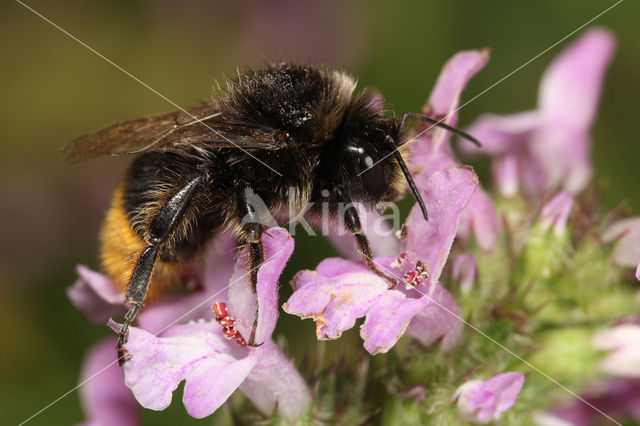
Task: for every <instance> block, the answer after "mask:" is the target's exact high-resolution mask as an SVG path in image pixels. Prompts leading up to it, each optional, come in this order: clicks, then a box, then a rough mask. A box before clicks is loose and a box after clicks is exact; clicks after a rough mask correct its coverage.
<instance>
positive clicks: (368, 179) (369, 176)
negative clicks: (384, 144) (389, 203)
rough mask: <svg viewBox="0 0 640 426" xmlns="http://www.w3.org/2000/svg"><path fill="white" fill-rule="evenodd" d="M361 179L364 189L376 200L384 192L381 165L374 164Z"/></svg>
mask: <svg viewBox="0 0 640 426" xmlns="http://www.w3.org/2000/svg"><path fill="white" fill-rule="evenodd" d="M361 177H362V184H363V185H364V189H365V190H366V191H367V192H368V193H369V194H371V195H372V196H373V197H374V198H376V199H378V198H380V197H382V195H383V194H384V193H385V192H386V181H385V179H384V171H383V170H382V166H381V165H379V164H376V165H375V166H373V167H371V168H370V169H368V170H367V171H366V172H364V173H362V175H361Z"/></svg>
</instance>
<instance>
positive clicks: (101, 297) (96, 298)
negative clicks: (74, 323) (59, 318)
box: [67, 265, 127, 324]
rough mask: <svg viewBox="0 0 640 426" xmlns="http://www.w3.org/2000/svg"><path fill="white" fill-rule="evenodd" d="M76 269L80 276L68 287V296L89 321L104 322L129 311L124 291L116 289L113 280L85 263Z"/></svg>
mask: <svg viewBox="0 0 640 426" xmlns="http://www.w3.org/2000/svg"><path fill="white" fill-rule="evenodd" d="M76 271H77V272H78V275H79V277H78V279H77V280H76V282H75V283H74V284H73V285H72V286H71V287H69V288H68V289H67V297H68V298H69V300H71V303H72V304H73V306H75V307H76V309H78V310H79V311H80V312H82V313H83V314H84V316H85V317H87V319H88V320H89V321H91V322H93V323H102V324H104V322H105V321H106V320H107V319H109V317H112V316H122V315H124V314H125V313H126V312H127V307H126V306H125V304H124V293H121V292H119V291H118V290H117V289H116V286H115V284H114V283H113V281H111V280H110V279H109V278H107V277H106V276H105V275H102V274H100V273H98V272H94V271H92V270H91V269H89V268H87V267H86V266H84V265H78V266H77V267H76Z"/></svg>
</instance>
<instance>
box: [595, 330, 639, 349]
mask: <svg viewBox="0 0 640 426" xmlns="http://www.w3.org/2000/svg"><path fill="white" fill-rule="evenodd" d="M591 343H592V344H593V346H594V347H595V348H596V349H601V350H609V349H617V348H621V347H624V346H626V345H628V344H631V343H633V344H638V345H640V325H636V324H622V325H618V326H615V327H612V328H609V329H606V330H602V331H600V332H598V333H596V334H595V335H594V336H593V340H592V342H591Z"/></svg>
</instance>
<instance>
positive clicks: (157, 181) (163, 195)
mask: <svg viewBox="0 0 640 426" xmlns="http://www.w3.org/2000/svg"><path fill="white" fill-rule="evenodd" d="M353 86H354V83H353V81H352V80H350V79H349V78H348V77H347V76H346V75H344V74H342V73H340V72H336V71H332V70H325V69H320V68H316V67H312V66H302V65H291V64H276V65H268V66H266V67H264V68H261V69H256V70H250V71H248V72H245V73H243V74H239V75H238V77H237V78H236V79H233V80H231V81H229V83H228V85H227V88H226V90H222V91H221V93H219V94H218V95H217V101H216V103H217V105H218V107H219V109H220V112H221V119H222V120H224V121H225V122H228V123H234V124H239V125H243V126H250V127H252V128H258V129H260V130H261V131H262V133H265V134H273V137H274V139H276V140H278V141H279V143H282V144H286V147H284V148H282V149H271V150H269V149H259V148H248V149H246V150H242V149H231V148H217V147H209V146H207V144H206V143H202V144H198V145H197V146H194V145H185V146H180V145H179V144H178V145H176V146H175V147H174V149H171V150H166V149H165V150H158V151H153V150H152V151H150V152H145V153H142V154H141V155H139V156H138V157H137V158H135V159H134V161H133V162H132V164H131V166H130V168H129V171H128V173H127V176H126V178H125V187H124V200H125V202H124V209H125V210H126V213H127V215H128V216H129V217H130V220H131V224H132V228H133V229H134V231H135V232H136V233H137V234H138V235H139V236H141V237H142V238H143V239H145V240H147V241H149V234H148V229H149V224H150V223H151V222H152V221H153V219H154V217H155V216H157V215H158V213H159V212H160V210H161V209H162V206H163V205H164V204H166V202H167V201H168V200H169V199H170V198H171V197H172V196H173V194H175V193H176V192H177V191H179V190H180V188H181V187H183V186H184V185H185V184H186V183H187V182H189V181H190V180H191V179H193V178H194V177H196V176H199V175H204V176H205V178H204V179H203V180H202V182H201V183H200V184H199V185H200V187H199V188H198V190H197V192H196V193H195V195H194V196H193V198H192V199H191V201H190V202H189V205H188V206H187V208H186V210H185V211H184V213H183V215H182V217H181V219H180V222H179V224H178V226H176V227H175V229H174V230H173V231H172V233H171V235H170V236H169V238H168V239H167V241H166V243H164V244H163V247H162V248H161V251H160V257H161V259H163V260H165V261H182V260H186V259H188V258H191V257H193V255H194V254H196V253H197V252H198V251H199V250H200V249H201V248H202V247H203V246H204V243H205V242H206V241H208V240H209V239H210V238H211V237H212V236H213V235H214V234H216V233H217V232H219V231H221V230H223V229H230V230H232V231H234V232H235V233H236V235H237V236H238V238H239V240H240V242H241V243H243V242H246V241H245V235H244V234H243V230H242V228H241V227H240V224H241V220H242V218H243V216H244V215H245V214H246V211H245V210H244V209H243V208H244V206H243V205H242V200H241V194H242V192H243V191H244V190H245V189H246V188H250V189H251V190H252V191H253V192H254V193H255V194H257V195H258V196H259V197H260V198H261V200H262V201H263V202H264V204H265V205H266V207H267V208H268V209H269V210H270V211H271V212H274V213H275V212H278V211H280V210H281V209H283V208H286V207H287V204H288V203H289V202H291V201H293V202H294V204H295V205H296V207H297V208H300V209H302V208H303V207H304V205H305V204H306V203H308V202H314V205H315V208H314V209H313V210H312V212H311V213H312V214H313V213H314V211H315V212H316V213H317V210H318V209H319V206H320V202H329V205H330V206H331V207H330V210H331V211H332V212H333V213H335V211H336V208H335V205H336V200H335V199H334V198H333V196H332V195H330V196H327V193H331V192H332V190H333V189H334V187H337V186H340V187H342V188H344V190H345V192H346V193H347V194H348V196H349V197H350V199H351V200H352V201H358V202H364V203H370V204H374V203H376V202H378V201H380V200H381V199H388V198H392V197H395V196H396V195H397V192H398V188H399V186H398V184H397V181H398V177H399V170H398V167H397V164H396V163H395V162H394V161H393V157H389V158H388V159H385V160H383V161H381V162H380V164H379V165H377V166H376V168H375V170H377V171H379V172H380V173H382V174H383V175H384V176H385V180H384V182H385V187H384V191H383V193H379V194H371V193H370V191H368V190H367V187H366V185H363V183H362V179H361V178H360V177H359V176H357V172H358V171H359V168H361V165H359V164H358V163H357V160H355V159H354V158H352V156H351V154H349V153H346V152H345V143H346V141H350V143H354V141H358V140H365V141H366V143H367V144H368V145H367V147H368V150H369V151H371V150H373V151H375V153H374V154H375V155H374V158H375V159H383V157H385V156H387V155H389V154H390V153H391V152H392V150H393V149H394V147H393V146H392V145H389V143H388V140H389V137H390V138H392V139H393V140H396V139H397V137H398V135H397V126H398V124H397V122H396V120H395V118H393V117H388V116H386V115H385V114H384V113H383V112H382V111H381V109H380V108H379V107H377V106H376V103H375V102H374V98H373V95H372V94H371V93H370V92H367V91H364V92H361V93H360V94H357V95H353V94H352V90H353ZM323 190H327V191H328V192H326V191H325V192H324V193H323ZM292 191H293V193H292Z"/></svg>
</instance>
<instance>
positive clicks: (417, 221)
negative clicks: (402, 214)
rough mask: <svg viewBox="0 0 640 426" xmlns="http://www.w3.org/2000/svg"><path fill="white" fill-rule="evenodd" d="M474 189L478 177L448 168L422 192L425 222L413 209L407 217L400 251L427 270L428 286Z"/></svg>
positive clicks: (444, 258)
mask: <svg viewBox="0 0 640 426" xmlns="http://www.w3.org/2000/svg"><path fill="white" fill-rule="evenodd" d="M477 185H478V177H477V176H476V174H475V173H474V172H473V170H472V169H471V168H470V167H464V166H461V167H452V168H450V169H446V170H442V171H439V172H437V173H434V174H433V176H432V177H431V178H430V179H429V182H428V183H427V185H426V186H425V187H424V188H423V189H422V197H423V199H424V202H425V204H426V206H427V210H428V211H429V220H428V221H425V220H424V217H423V216H422V212H421V211H420V209H419V207H418V206H417V205H414V206H413V208H412V209H411V212H410V213H409V217H408V218H407V221H406V223H405V227H406V236H405V240H404V249H405V251H410V252H413V253H414V254H415V255H416V257H417V258H418V259H420V260H422V261H423V262H425V263H426V264H427V265H428V266H429V273H430V276H429V282H430V283H436V282H437V281H438V279H439V278H440V274H441V273H442V268H444V264H445V263H446V261H447V257H448V256H449V251H450V250H451V245H452V244H453V240H454V238H455V235H456V228H457V225H458V217H459V216H460V212H461V210H462V209H463V208H464V207H465V206H466V205H467V203H468V202H469V199H470V198H471V195H472V194H473V192H474V191H475V189H476V186H477ZM426 242H428V243H426Z"/></svg>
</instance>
